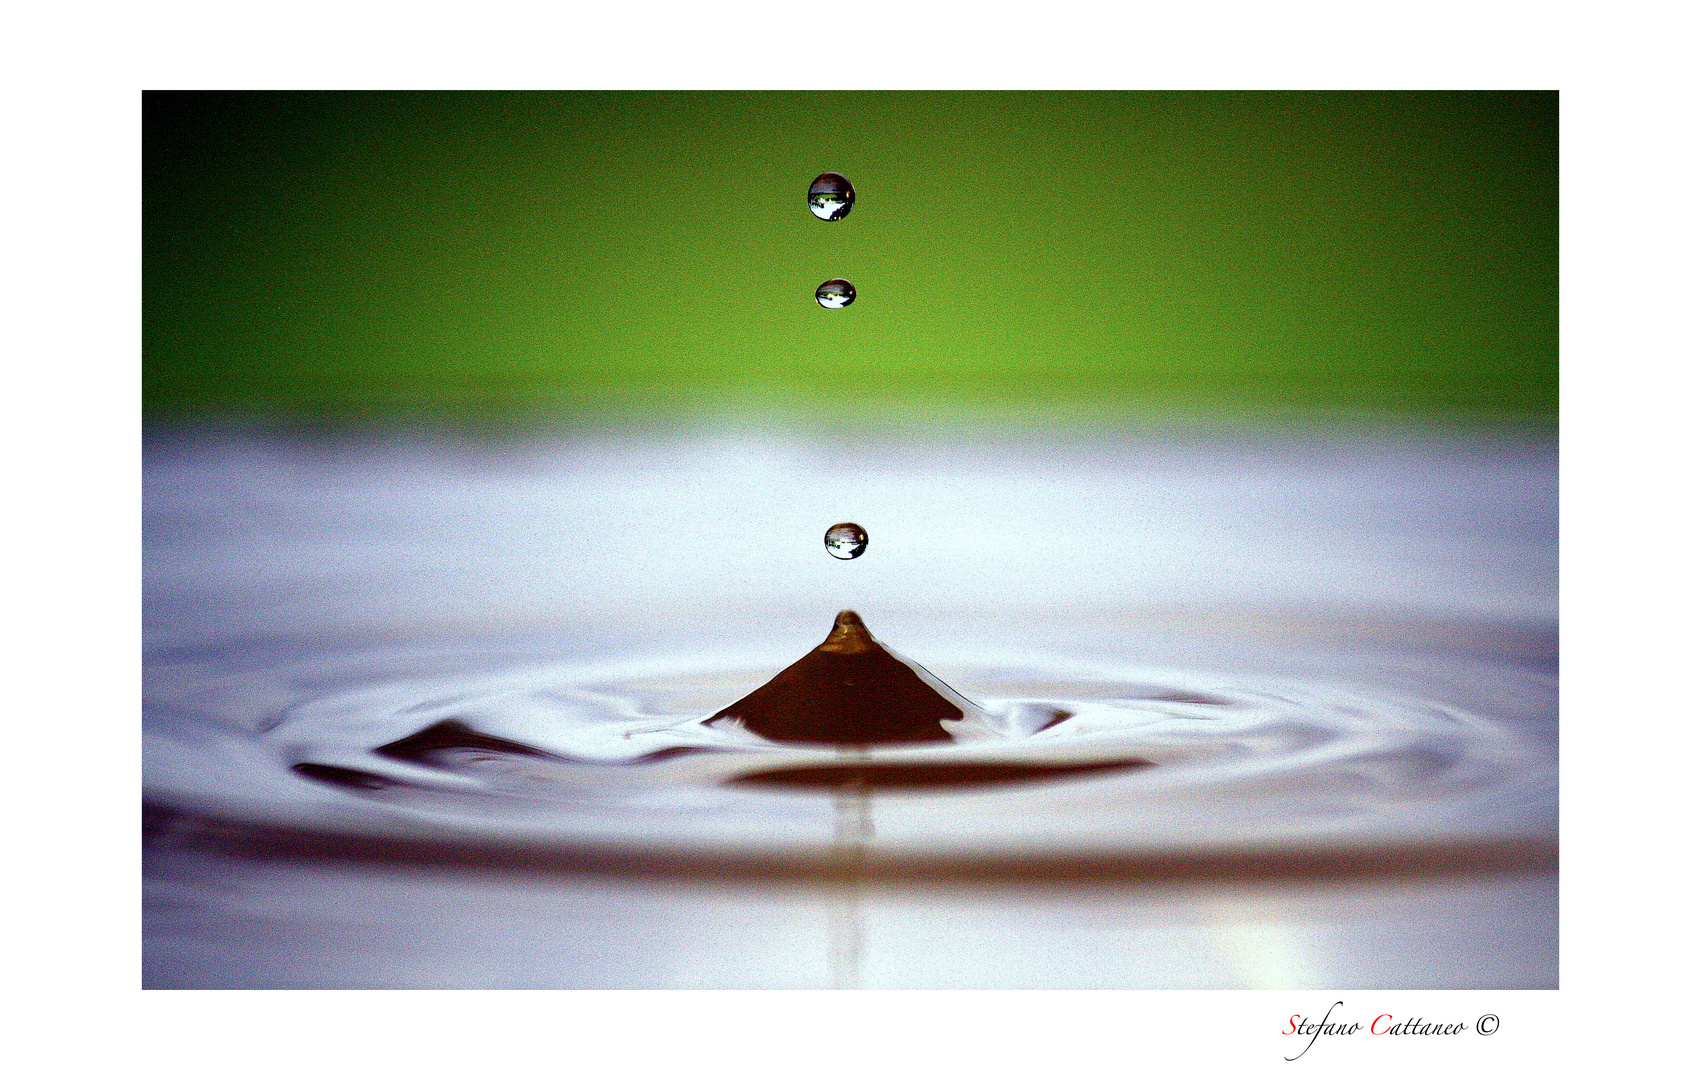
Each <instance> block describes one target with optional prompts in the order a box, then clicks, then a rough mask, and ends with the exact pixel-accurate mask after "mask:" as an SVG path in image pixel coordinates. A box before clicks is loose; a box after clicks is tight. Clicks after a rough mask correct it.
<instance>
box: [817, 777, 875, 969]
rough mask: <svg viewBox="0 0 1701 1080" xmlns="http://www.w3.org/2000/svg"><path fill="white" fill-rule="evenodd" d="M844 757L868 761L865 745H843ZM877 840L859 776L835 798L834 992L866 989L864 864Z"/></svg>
mask: <svg viewBox="0 0 1701 1080" xmlns="http://www.w3.org/2000/svg"><path fill="white" fill-rule="evenodd" d="M839 753H840V754H841V756H843V757H847V758H853V759H859V760H861V759H866V758H867V757H868V751H867V750H866V749H865V748H862V747H854V746H845V747H840V749H839ZM873 837H874V823H873V814H872V810H871V808H870V805H869V797H868V787H867V785H866V784H865V783H864V781H863V780H862V779H860V778H854V779H851V780H847V781H845V782H844V783H843V784H840V785H839V787H838V789H837V791H836V792H835V794H834V796H833V864H834V872H835V873H834V876H835V877H836V878H837V887H836V888H835V889H833V890H832V892H830V893H829V894H828V912H829V914H828V919H829V923H830V926H831V929H832V949H833V989H835V990H860V989H861V988H862V953H863V948H864V941H865V931H864V927H863V920H862V865H863V859H864V857H865V856H866V854H867V842H868V841H869V840H871V839H872V838H873Z"/></svg>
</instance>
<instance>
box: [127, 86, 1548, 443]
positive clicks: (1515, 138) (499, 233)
mask: <svg viewBox="0 0 1701 1080" xmlns="http://www.w3.org/2000/svg"><path fill="white" fill-rule="evenodd" d="M143 114H144V134H145V138H144V178H143V179H144V183H143V199H144V234H145V236H144V299H145V315H144V320H145V323H144V393H145V406H146V410H147V413H148V415H149V416H150V417H151V418H155V419H160V418H167V419H169V418H175V417H182V416H187V415H194V414H205V413H245V414H254V413H260V414H279V413H281V414H298V415H299V414H318V415H327V414H356V415H363V416H364V415H377V416H389V415H398V414H419V413H427V414H440V413H454V414H478V415H515V414H517V413H520V412H525V411H535V410H556V411H559V410H569V411H579V412H591V413H599V414H604V413H613V414H628V415H632V414H636V415H640V416H642V415H655V414H657V413H665V412H669V411H675V410H682V409H693V408H704V407H708V408H716V409H724V408H735V409H736V408H742V407H750V408H773V407H780V408H790V409H796V410H798V411H802V412H810V411H817V412H818V411H822V410H825V411H828V412H832V411H837V410H846V409H892V408H904V409H923V410H925V409H933V408H940V407H947V406H969V407H994V408H1001V409H1018V410H1022V409H1035V410H1043V409H1047V408H1086V409H1094V410H1101V411H1109V412H1111V413H1117V412H1123V411H1139V410H1150V409H1158V410H1168V411H1176V410H1181V411H1186V410H1188V409H1201V408H1205V409H1221V408H1228V409H1247V408H1250V409H1262V408H1271V407H1275V408H1287V407H1299V408H1301V409H1306V408H1314V407H1315V408H1323V409H1336V410H1340V409H1345V410H1387V411H1391V412H1396V413H1400V414H1414V413H1415V414H1422V415H1429V416H1444V417H1455V418H1456V417H1491V418H1507V417H1512V418H1518V419H1523V420H1533V421H1536V422H1538V423H1552V422H1553V421H1554V420H1555V418H1556V416H1557V403H1558V95H1557V94H1554V93H1544V92H1532V93H1500V92H1482V93H1383V92H1377V93H1297V92H1295V93H1288V92H1282V93H1144V92H1128V93H849V94H847V93H538V94H533V93H430V92H426V93H382V94H373V93H200V92H193V93H180V92H163V93H161V92H155V93H149V94H147V95H145V98H144V107H143ZM827 170H834V171H838V172H842V173H845V174H846V175H848V176H849V177H850V178H851V180H852V181H853V182H854V183H855V184H856V187H857V194H858V200H857V204H856V208H855V209H854V210H853V211H852V213H851V214H850V216H849V217H847V218H846V219H845V220H843V221H841V222H837V223H824V222H820V221H817V220H816V219H815V218H813V217H812V216H811V215H810V214H809V213H808V211H807V209H806V208H805V205H804V193H805V191H806V189H807V187H808V185H809V181H810V180H811V179H812V178H813V177H814V176H815V175H816V174H817V173H820V172H823V171H827ZM830 277H846V278H849V279H850V280H851V281H853V282H854V283H855V284H856V287H857V290H858V298H857V301H856V303H855V304H854V305H853V306H851V307H850V308H847V309H845V310H843V311H826V310H823V309H821V308H819V307H818V306H817V305H816V304H815V303H814V302H813V299H812V297H813V291H814V288H815V286H816V285H817V284H819V283H820V282H821V281H823V280H825V279H827V278H830Z"/></svg>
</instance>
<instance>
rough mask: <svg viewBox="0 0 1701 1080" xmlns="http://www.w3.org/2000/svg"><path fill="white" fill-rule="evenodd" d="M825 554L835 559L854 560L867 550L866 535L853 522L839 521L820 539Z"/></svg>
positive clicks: (861, 528) (859, 526)
mask: <svg viewBox="0 0 1701 1080" xmlns="http://www.w3.org/2000/svg"><path fill="white" fill-rule="evenodd" d="M822 542H823V543H825V544H826V545H827V554H829V555H831V556H832V557H833V558H835V559H854V558H856V557H857V556H858V555H861V554H862V553H863V552H865V551H867V550H868V533H867V532H866V531H865V530H864V529H863V527H862V526H861V525H858V524H856V523H855V522H854V521H841V522H840V523H839V524H837V525H834V526H833V527H832V528H831V529H828V530H827V535H826V536H824V537H822Z"/></svg>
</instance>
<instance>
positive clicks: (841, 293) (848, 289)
mask: <svg viewBox="0 0 1701 1080" xmlns="http://www.w3.org/2000/svg"><path fill="white" fill-rule="evenodd" d="M855 300H856V286H855V285H852V284H851V283H850V282H848V281H846V280H845V279H844V278H842V277H836V278H834V279H833V280H831V281H823V282H822V283H821V284H820V285H819V286H818V287H817V288H816V290H815V302H816V303H817V304H820V305H821V306H822V307H824V308H830V309H832V310H834V311H837V310H838V309H839V308H845V307H850V306H851V304H852V303H853V302H855Z"/></svg>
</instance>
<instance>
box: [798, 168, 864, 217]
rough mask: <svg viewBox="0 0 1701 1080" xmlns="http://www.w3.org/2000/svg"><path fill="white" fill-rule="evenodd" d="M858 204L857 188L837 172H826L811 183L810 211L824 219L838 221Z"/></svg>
mask: <svg viewBox="0 0 1701 1080" xmlns="http://www.w3.org/2000/svg"><path fill="white" fill-rule="evenodd" d="M855 205H856V188H854V187H851V182H850V181H849V180H846V179H845V178H844V177H843V176H840V175H839V174H838V173H836V172H824V173H822V174H821V175H820V176H817V177H816V178H815V179H814V180H812V181H811V182H810V184H809V212H810V213H811V214H814V215H815V216H816V217H818V218H820V219H821V220H822V221H838V220H839V219H840V218H843V217H844V216H845V215H846V214H848V213H850V212H851V207H853V206H855Z"/></svg>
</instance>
